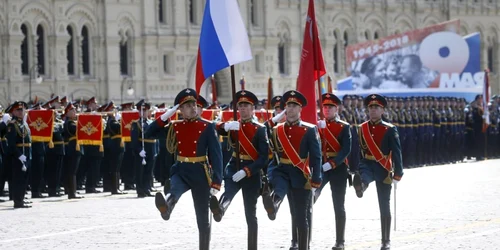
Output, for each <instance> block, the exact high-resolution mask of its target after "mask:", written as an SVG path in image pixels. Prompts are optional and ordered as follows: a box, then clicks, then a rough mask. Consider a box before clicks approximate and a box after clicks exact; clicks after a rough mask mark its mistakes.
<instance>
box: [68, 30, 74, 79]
mask: <svg viewBox="0 0 500 250" xmlns="http://www.w3.org/2000/svg"><path fill="white" fill-rule="evenodd" d="M66 30H67V31H68V35H69V37H70V38H69V41H68V44H67V45H66V59H67V60H68V75H74V74H75V34H74V32H73V28H72V27H71V26H68V27H67V28H66Z"/></svg>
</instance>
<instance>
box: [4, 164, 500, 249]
mask: <svg viewBox="0 0 500 250" xmlns="http://www.w3.org/2000/svg"><path fill="white" fill-rule="evenodd" d="M499 165H500V160H487V161H482V162H475V161H470V162H466V163H461V164H453V165H443V166H433V167H423V168H417V169H408V170H405V175H404V177H403V180H402V182H400V183H399V184H398V189H397V231H394V230H393V231H392V235H391V239H392V249H488V250H490V249H500V238H499V237H498V235H500V166H499ZM85 196H86V197H85V199H82V200H67V199H65V198H62V197H61V198H46V199H33V200H32V201H33V208H31V209H16V210H14V209H12V208H11V207H12V202H4V203H0V249H2V250H6V249H16V250H20V249H140V250H145V249H179V250H183V249H186V250H187V249H189V250H192V249H198V233H197V227H196V220H195V216H194V208H193V206H192V198H191V195H190V193H189V192H187V193H186V194H184V195H183V196H182V198H181V200H180V201H179V203H178V204H177V205H176V207H175V209H174V212H173V213H172V217H171V219H170V221H163V220H162V219H161V217H160V215H159V213H158V211H157V210H156V208H155V206H154V198H144V199H138V198H136V196H135V194H134V193H129V194H128V195H124V196H111V195H109V194H91V195H85ZM218 196H220V194H219V195H218ZM1 198H2V199H5V198H6V197H1ZM392 201H394V200H392ZM393 208H394V207H393V205H391V209H393ZM346 210H347V218H348V219H347V229H346V249H379V247H380V237H381V235H380V222H379V211H378V204H377V199H376V191H375V188H374V186H370V187H369V189H368V190H367V192H366V193H365V196H364V197H363V198H362V199H359V198H357V197H356V196H355V193H354V189H353V188H349V189H348V193H347V196H346ZM392 212H393V220H394V217H395V216H394V210H393V211H392ZM257 214H258V218H259V248H260V249H288V247H289V242H290V230H291V229H290V214H289V211H288V204H287V203H286V200H285V201H284V202H283V204H282V205H281V209H280V211H279V213H278V216H277V219H276V220H275V221H270V220H269V219H268V218H267V215H266V213H265V211H264V208H263V206H262V200H261V199H259V204H258V211H257ZM313 222H314V224H313V225H314V231H313V240H312V244H311V249H314V250H315V249H331V247H332V246H333V244H334V241H335V225H334V213H333V205H332V202H331V193H330V189H329V188H325V189H324V191H323V193H322V195H321V197H320V198H319V200H318V201H317V203H316V204H315V206H314V218H313ZM393 226H394V224H393ZM211 249H216V250H218V249H246V223H245V216H244V212H243V201H242V197H241V195H237V196H236V198H235V199H234V201H233V202H232V204H231V206H230V208H229V210H228V211H227V213H226V215H225V217H224V218H223V220H222V222H220V223H216V222H213V225H212V243H211Z"/></svg>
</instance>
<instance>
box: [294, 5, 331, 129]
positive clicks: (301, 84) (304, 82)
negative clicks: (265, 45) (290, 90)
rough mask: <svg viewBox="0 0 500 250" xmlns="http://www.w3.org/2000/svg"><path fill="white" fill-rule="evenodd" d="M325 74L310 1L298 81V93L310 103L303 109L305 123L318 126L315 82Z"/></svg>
mask: <svg viewBox="0 0 500 250" xmlns="http://www.w3.org/2000/svg"><path fill="white" fill-rule="evenodd" d="M324 74H326V70H325V62H324V60H323V52H322V51H321V43H320V41H319V36H318V27H317V24H316V16H315V12H314V0H309V10H308V12H307V19H306V27H305V29H304V42H303V44H302V56H301V60H300V69H299V77H298V79H297V91H299V92H300V93H302V94H303V95H304V96H305V98H306V99H307V103H308V105H307V106H306V107H305V108H303V109H302V115H301V119H302V120H303V121H306V122H309V123H312V124H316V123H317V121H318V119H317V117H316V93H315V90H316V87H315V85H314V82H315V81H317V80H318V79H319V78H320V77H321V76H323V75H324ZM320 90H321V89H320ZM320 98H321V95H320Z"/></svg>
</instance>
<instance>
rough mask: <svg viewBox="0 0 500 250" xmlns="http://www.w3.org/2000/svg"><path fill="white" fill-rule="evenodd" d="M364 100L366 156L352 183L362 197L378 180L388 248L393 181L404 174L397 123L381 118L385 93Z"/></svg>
mask: <svg viewBox="0 0 500 250" xmlns="http://www.w3.org/2000/svg"><path fill="white" fill-rule="evenodd" d="M364 104H365V106H366V107H367V108H368V110H369V117H370V120H369V121H367V122H364V123H363V124H361V127H360V145H361V151H362V155H363V158H362V159H361V162H360V165H359V174H356V175H355V176H354V180H353V185H354V189H355V190H356V195H357V196H358V197H359V198H361V197H363V192H364V191H365V190H366V189H367V188H368V185H369V184H370V183H371V182H373V181H375V183H376V187H377V194H378V202H379V208H380V217H381V218H380V220H381V226H382V230H381V231H382V247H381V250H388V249H390V232H391V209H390V196H391V189H392V185H391V184H392V182H395V184H397V182H398V181H400V180H401V178H402V176H403V161H402V157H401V144H400V142H399V135H398V130H397V129H396V127H395V126H394V125H392V124H390V123H387V122H384V121H382V120H381V118H382V114H383V113H384V109H385V107H386V105H387V102H386V100H385V99H384V97H382V96H380V95H377V94H372V95H368V96H367V97H366V98H365V101H364ZM393 172H394V174H393Z"/></svg>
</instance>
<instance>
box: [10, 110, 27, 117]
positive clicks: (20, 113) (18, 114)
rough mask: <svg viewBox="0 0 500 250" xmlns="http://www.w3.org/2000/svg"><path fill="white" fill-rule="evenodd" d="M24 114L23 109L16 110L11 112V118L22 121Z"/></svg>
mask: <svg viewBox="0 0 500 250" xmlns="http://www.w3.org/2000/svg"><path fill="white" fill-rule="evenodd" d="M25 112H26V110H25V109H16V110H14V111H12V116H14V117H17V118H20V119H23V118H24V113H25Z"/></svg>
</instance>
